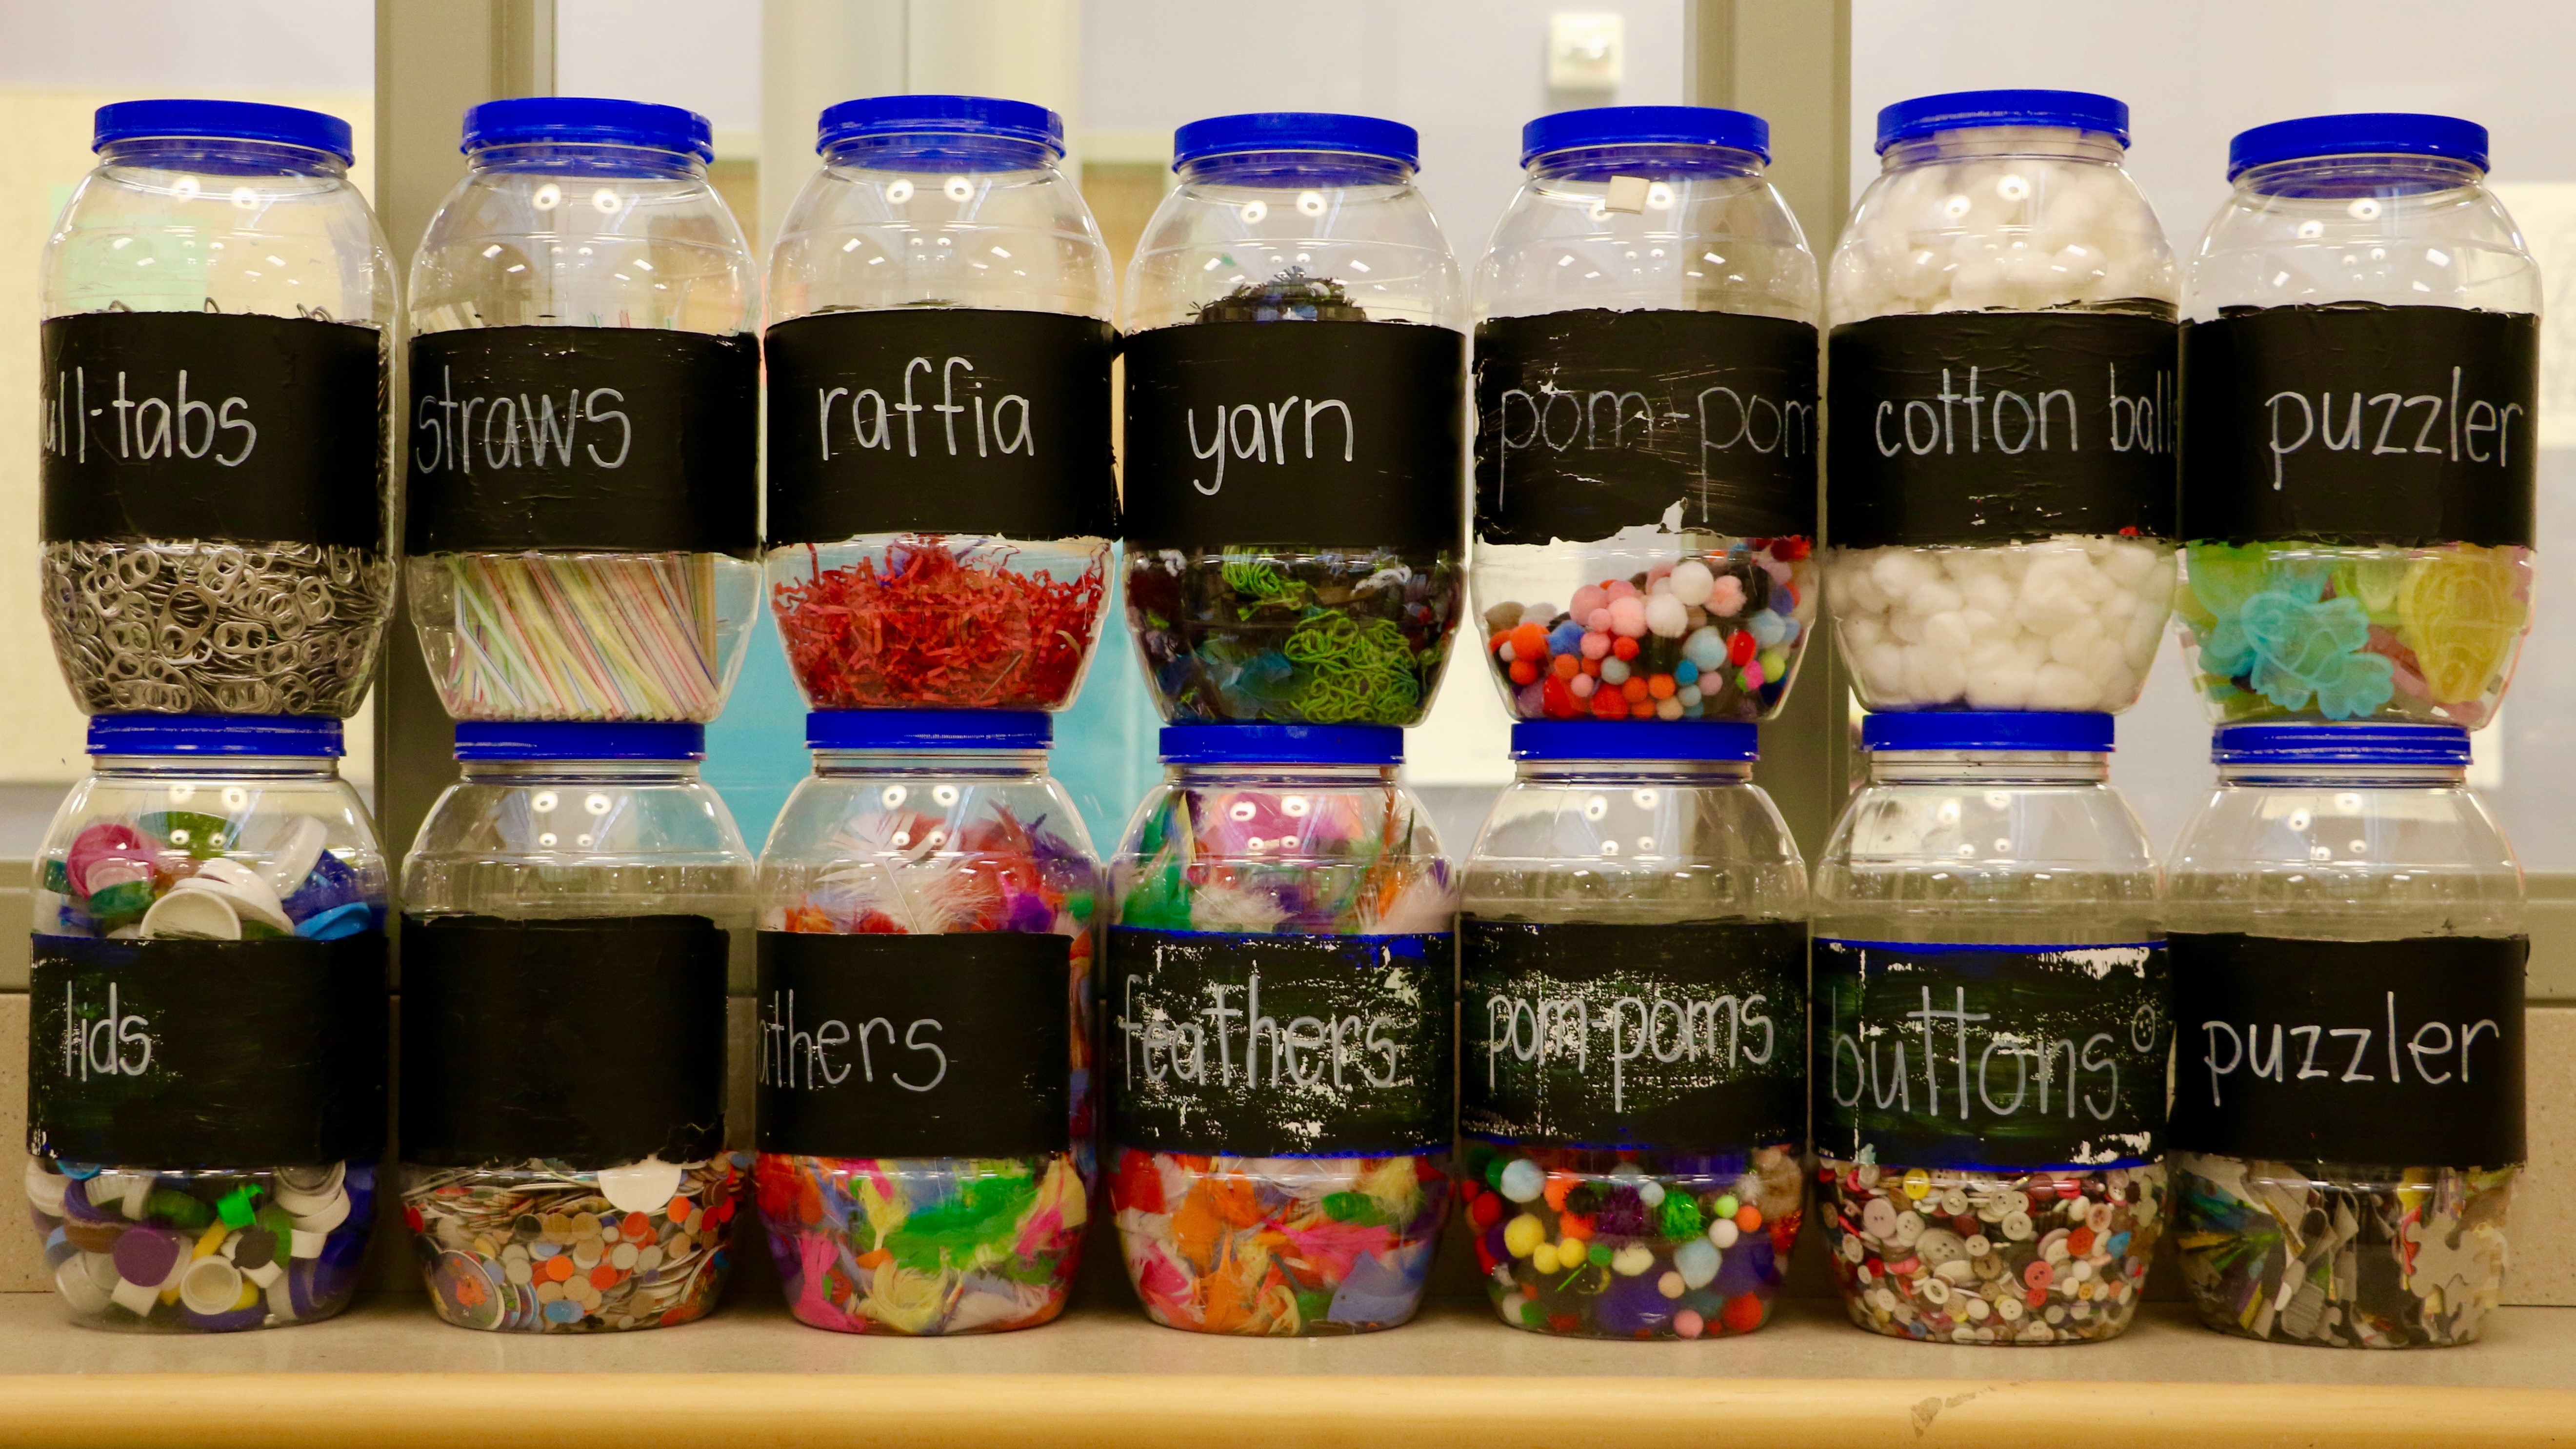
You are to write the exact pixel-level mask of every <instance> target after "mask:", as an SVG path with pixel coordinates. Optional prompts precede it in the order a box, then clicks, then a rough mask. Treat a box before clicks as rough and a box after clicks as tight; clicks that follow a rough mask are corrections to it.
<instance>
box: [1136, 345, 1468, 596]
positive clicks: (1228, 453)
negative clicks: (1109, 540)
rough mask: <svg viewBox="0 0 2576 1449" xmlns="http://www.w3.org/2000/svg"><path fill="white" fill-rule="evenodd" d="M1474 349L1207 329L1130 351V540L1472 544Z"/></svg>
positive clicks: (1151, 543) (1158, 544)
mask: <svg viewBox="0 0 2576 1449" xmlns="http://www.w3.org/2000/svg"><path fill="white" fill-rule="evenodd" d="M1466 376H1467V339H1466V338H1464V337H1462V336H1460V335H1459V334H1458V333H1455V332H1452V331H1449V330H1448V329H1447V328H1443V327H1423V326H1415V325H1411V324H1407V323H1400V322H1197V323H1189V324H1184V325H1182V326H1177V327H1163V328H1158V329H1156V330H1154V331H1151V332H1140V333H1138V334H1136V335H1135V336H1133V337H1130V338H1128V339H1127V440H1126V448H1127V506H1126V512H1125V515H1124V517H1125V524H1126V529H1127V537H1128V540H1129V542H1131V543H1136V544H1141V545H1143V546H1145V547H1148V548H1222V547H1226V546H1228V545H1237V544H1295V543H1303V544H1312V545H1317V546H1320V547H1330V548H1402V549H1415V550H1421V551H1425V552H1431V551H1438V550H1448V551H1450V552H1457V551H1459V550H1461V549H1462V548H1463V547H1464V545H1465V540H1464V538H1463V536H1462V535H1463V534H1464V532H1465V530H1464V527H1463V524H1464V518H1463V514H1464V512H1465V501H1464V495H1465V491H1466V490H1465V479H1464V477H1463V476H1462V473H1463V465H1464V463H1465V461H1466V436H1465V434H1466V413H1467V405H1466Z"/></svg>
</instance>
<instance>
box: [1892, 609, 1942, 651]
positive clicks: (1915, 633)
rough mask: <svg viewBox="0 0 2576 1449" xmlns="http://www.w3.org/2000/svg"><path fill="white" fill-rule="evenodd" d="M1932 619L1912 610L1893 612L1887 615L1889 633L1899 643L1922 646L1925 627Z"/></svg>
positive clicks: (1927, 615) (1896, 610)
mask: <svg viewBox="0 0 2576 1449" xmlns="http://www.w3.org/2000/svg"><path fill="white" fill-rule="evenodd" d="M1931 617H1932V616H1931V615H1929V614H1918V613H1916V612H1914V611H1913V610H1912V609H1895V610H1891V611H1889V613H1888V615H1887V632H1888V634H1889V635H1890V636H1891V637H1892V638H1894V639H1896V640H1897V641H1898V642H1899V643H1904V644H1920V643H1922V642H1923V625H1924V623H1925V622H1926V621H1927V620H1929V619H1930V618H1931Z"/></svg>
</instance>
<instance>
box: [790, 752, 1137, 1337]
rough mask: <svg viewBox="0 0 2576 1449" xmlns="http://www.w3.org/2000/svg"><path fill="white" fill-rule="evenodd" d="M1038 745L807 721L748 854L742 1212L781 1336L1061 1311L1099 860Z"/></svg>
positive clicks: (1089, 1130) (1084, 1085) (1081, 1192)
mask: <svg viewBox="0 0 2576 1449" xmlns="http://www.w3.org/2000/svg"><path fill="white" fill-rule="evenodd" d="M1049 732H1050V731H1049V725H1048V716H1046V715H1044V714H1041V713H1037V712H1034V711H1029V712H1022V711H999V710H995V711H967V710H911V711H905V712H902V713H888V712H884V711H865V712H860V711H841V712H834V713H817V714H813V715H809V716H807V718H806V725H805V742H806V744H807V745H809V746H810V747H811V748H812V749H813V751H814V773H813V775H812V776H810V777H808V778H807V779H805V780H803V781H800V782H798V784H797V786H796V790H795V792H794V793H793V794H791V795H789V796H788V797H787V807H786V809H784V810H783V811H781V812H780V813H779V816H778V824H777V825H776V826H775V827H774V828H773V829H772V830H771V831H770V833H769V844H768V846H767V848H765V849H764V850H763V851H762V852H761V858H760V900H761V915H760V979H759V988H758V992H757V995H756V998H755V1002H754V1005H755V1009H756V1010H757V1012H758V1023H757V1029H758V1031H759V1033H760V1075H759V1082H760V1114H759V1115H760V1157H759V1160H758V1164H757V1168H756V1171H757V1174H758V1178H759V1190H760V1213H761V1217H762V1218H763V1219H764V1220H766V1222H767V1223H768V1225H769V1250H770V1252H771V1254H772V1255H773V1256H774V1257H776V1259H777V1261H778V1276H779V1280H780V1281H781V1282H782V1283H783V1284H784V1285H785V1286H786V1289H787V1305H788V1307H789V1308H790V1309H791V1310H793V1311H794V1313H795V1314H796V1317H797V1320H798V1321H799V1322H802V1323H808V1324H811V1325H813V1326H814V1327H816V1328H831V1329H838V1330H840V1331H842V1332H844V1333H903V1334H951V1333H991V1332H998V1331H1001V1330H1004V1329H1012V1328H1031V1327H1035V1326H1036V1325H1038V1324H1041V1323H1047V1322H1050V1321H1052V1320H1053V1319H1054V1318H1055V1316H1056V1315H1057V1314H1059V1313H1062V1312H1063V1311H1064V1304H1065V1297H1066V1295H1067V1293H1069V1292H1070V1291H1071V1289H1072V1286H1073V1275H1074V1270H1075V1269H1076V1267H1077V1266H1079V1264H1080V1262H1081V1258H1082V1231H1083V1225H1084V1224H1085V1223H1086V1222H1087V1221H1088V1220H1089V1218H1090V1198H1091V1184H1092V1176H1093V1168H1094V1165H1095V1163H1096V1162H1097V1160H1098V1149H1097V1148H1096V1146H1095V1145H1094V1137H1093V1126H1094V1124H1093V1121H1092V1106H1091V1077H1092V1053H1093V1050H1094V1048H1093V1045H1092V1037H1091V968H1092V956H1091V948H1092V919H1091V918H1092V911H1093V909H1094V905H1095V902H1096V901H1097V899H1098V893H1099V886H1100V880H1099V877H1100V861H1099V857H1098V856H1097V855H1095V854H1094V853H1093V851H1092V848H1091V837H1090V836H1089V835H1088V834H1087V833H1086V832H1085V831H1084V830H1083V828H1082V819H1081V817H1080V816H1079V815H1077V814H1075V813H1074V808H1073V799H1072V797H1071V796H1069V795H1067V794H1066V793H1065V792H1064V787H1063V786H1061V785H1058V784H1057V783H1056V782H1055V780H1054V779H1053V778H1052V777H1050V776H1049V775H1048V774H1047V757H1046V751H1047V742H1048V736H1049ZM878 1067H884V1068H885V1069H886V1073H885V1075H884V1076H882V1077H880V1076H878V1075H877V1072H876V1069H877V1068H878ZM854 1069H855V1070H854Z"/></svg>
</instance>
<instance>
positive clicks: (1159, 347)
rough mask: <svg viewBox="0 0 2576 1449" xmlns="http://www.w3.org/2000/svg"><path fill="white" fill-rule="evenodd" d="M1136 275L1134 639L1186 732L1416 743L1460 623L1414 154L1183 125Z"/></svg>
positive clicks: (1445, 380) (1362, 141) (1131, 370)
mask: <svg viewBox="0 0 2576 1449" xmlns="http://www.w3.org/2000/svg"><path fill="white" fill-rule="evenodd" d="M1173 149H1174V151H1175V152H1176V154H1177V157H1178V159H1177V160H1176V161H1175V162H1174V166H1175V168H1176V169H1177V170H1178V171H1179V173H1180V184H1179V185H1178V186H1176V187H1174V188H1173V189H1172V190H1171V191H1169V192H1167V193H1165V195H1164V197H1163V203H1162V205H1161V206H1160V207H1159V208H1157V209H1156V210H1155V212H1154V217H1153V220H1152V221H1150V222H1148V223H1147V224H1146V227H1145V235H1144V239H1143V240H1142V241H1141V242H1139V243H1138V244H1137V247H1136V255H1135V259H1134V261H1133V262H1132V263H1131V264H1130V265H1129V266H1128V269H1127V295H1126V304H1125V308H1124V311H1125V314H1126V323H1125V325H1126V331H1127V342H1126V408H1127V428H1126V436H1125V442H1124V448H1125V460H1126V480H1125V481H1126V507H1125V513H1124V520H1125V521H1124V528H1125V532H1126V538H1127V563H1126V570H1127V623H1128V627H1129V628H1130V629H1132V630H1133V631H1134V632H1135V635H1136V643H1137V646H1138V647H1139V648H1140V649H1142V650H1143V651H1144V660H1145V677H1146V679H1147V680H1148V681H1150V682H1151V684H1152V686H1153V689H1154V693H1155V698H1156V701H1157V702H1158V703H1159V704H1160V705H1161V707H1162V711H1163V717H1164V718H1165V719H1167V720H1175V721H1183V722H1187V721H1216V720H1240V721H1271V722H1276V723H1291V724H1299V723H1302V724H1369V725H1411V724H1419V723H1421V721H1422V717H1423V716H1424V715H1425V714H1426V713H1428V712H1429V710H1430V708H1431V695H1432V691H1433V690H1435V689H1436V688H1438V687H1439V683H1440V673H1441V670H1442V668H1443V667H1444V666H1445V665H1446V664H1447V662H1448V658H1449V643H1450V637H1451V635H1452V633H1453V632H1454V631H1455V630H1456V628H1457V625H1458V615H1459V612H1460V610H1461V609H1462V608H1463V607H1464V605H1465V602H1466V600H1465V582H1466V577H1465V575H1466V568H1465V560H1464V558H1463V556H1462V554H1463V551H1464V548H1465V538H1464V534H1465V526H1464V525H1465V519H1464V518H1463V516H1462V513H1463V507H1462V497H1463V491H1464V490H1463V488H1462V487H1461V479H1460V473H1461V465H1462V463H1463V461H1464V458H1465V448H1466V443H1465V437H1464V434H1465V431H1466V412H1467V408H1466V397H1465V394H1466V359H1467V346H1466V338H1465V336H1464V335H1463V334H1464V332H1465V329H1466V310H1467V309H1466V305H1465V298H1464V296H1463V295H1462V289H1461V288H1460V286H1459V281H1458V268H1457V263H1456V262H1455V261H1453V260H1452V259H1451V257H1450V254H1449V243H1448V241H1447V239H1446V238H1444V237H1442V236H1441V234H1440V226H1439V223H1438V222H1436V221H1434V220H1433V219H1432V216H1431V207H1430V204H1429V203H1428V202H1427V201H1425V200H1424V199H1423V195H1422V193H1421V191H1420V190H1419V189H1417V188H1416V187H1415V186H1414V183H1413V176H1414V171H1415V158H1416V154H1417V150H1418V144H1417V139H1416V137H1415V135H1414V132H1413V128H1412V127H1410V126H1400V125H1397V124H1395V123H1394V122H1392V121H1380V120H1373V119H1370V118H1368V117H1365V116H1336V115H1315V114H1306V113H1298V112H1275V113H1263V114H1257V115H1245V116H1220V117H1217V118H1215V119H1213V120H1206V121H1194V122H1192V123H1190V124H1189V125H1186V126H1183V127H1182V128H1181V129H1180V131H1179V133H1178V134H1177V135H1176V136H1174V137H1173Z"/></svg>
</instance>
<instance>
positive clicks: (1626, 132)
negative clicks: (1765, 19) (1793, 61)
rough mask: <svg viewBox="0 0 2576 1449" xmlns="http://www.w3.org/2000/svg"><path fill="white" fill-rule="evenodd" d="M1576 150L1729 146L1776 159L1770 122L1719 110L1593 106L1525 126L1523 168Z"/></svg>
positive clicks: (1681, 107)
mask: <svg viewBox="0 0 2576 1449" xmlns="http://www.w3.org/2000/svg"><path fill="white" fill-rule="evenodd" d="M1577 146H1726V147H1730V148H1732V149H1734V150H1737V151H1750V152H1752V153H1753V154H1754V155H1756V156H1759V157H1761V158H1762V161H1763V164H1765V165H1768V164H1770V161H1771V123H1770V122H1768V121H1765V120H1763V119H1762V118H1761V117H1760V116H1757V115H1753V114H1752V113H1750V112H1747V111H1725V110H1719V109H1718V108H1717V107H1715V106H1594V107H1592V108H1591V109H1589V110H1581V111H1558V112H1557V113H1555V114H1554V115H1548V116H1541V117H1539V118H1538V119H1537V120H1535V121H1532V122H1530V123H1529V124H1528V125H1526V126H1523V127H1521V164H1522V165H1523V166H1527V165H1528V164H1530V162H1532V161H1534V160H1536V159H1538V158H1539V157H1541V156H1544V155H1546V154H1548V153H1549V152H1551V151H1570V150H1572V149H1574V148H1575V147H1577Z"/></svg>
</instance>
